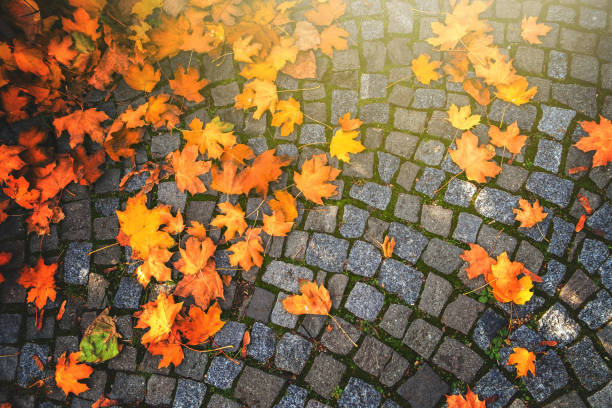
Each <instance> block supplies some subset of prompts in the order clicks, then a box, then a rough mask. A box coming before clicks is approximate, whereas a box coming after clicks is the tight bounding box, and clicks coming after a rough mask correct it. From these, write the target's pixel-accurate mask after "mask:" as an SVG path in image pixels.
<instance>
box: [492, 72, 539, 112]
mask: <svg viewBox="0 0 612 408" xmlns="http://www.w3.org/2000/svg"><path fill="white" fill-rule="evenodd" d="M528 86H529V83H528V82H527V79H526V78H525V77H522V76H520V77H518V78H517V79H516V80H514V81H513V82H511V83H510V84H508V85H497V92H495V96H497V97H498V98H499V99H501V100H502V101H506V102H511V103H513V104H514V105H516V106H520V105H522V104H524V103H527V102H529V101H530V100H531V98H533V97H534V96H535V94H536V93H537V92H538V87H537V86H534V87H533V88H529V89H527V87H528Z"/></svg>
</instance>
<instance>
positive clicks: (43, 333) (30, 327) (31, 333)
mask: <svg viewBox="0 0 612 408" xmlns="http://www.w3.org/2000/svg"><path fill="white" fill-rule="evenodd" d="M54 332H55V319H54V318H53V316H47V317H45V318H44V319H43V324H42V327H41V328H40V330H38V328H37V327H36V318H35V317H33V316H31V317H28V319H27V320H26V340H28V341H30V340H42V339H51V338H53V333H54Z"/></svg>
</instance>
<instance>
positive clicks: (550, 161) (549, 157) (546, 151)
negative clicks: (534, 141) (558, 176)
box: [533, 139, 563, 173]
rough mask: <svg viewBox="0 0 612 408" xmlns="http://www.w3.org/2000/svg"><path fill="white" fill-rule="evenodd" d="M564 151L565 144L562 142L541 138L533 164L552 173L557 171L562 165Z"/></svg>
mask: <svg viewBox="0 0 612 408" xmlns="http://www.w3.org/2000/svg"><path fill="white" fill-rule="evenodd" d="M562 153H563V146H562V145H561V144H560V143H557V142H553V141H552V140H546V139H540V141H539V142H538V152H537V154H536V157H535V160H534V162H533V164H534V165H536V166H538V167H541V168H543V169H544V170H548V171H550V172H551V173H557V172H558V171H559V166H560V165H561V155H562Z"/></svg>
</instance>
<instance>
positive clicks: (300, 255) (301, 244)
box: [284, 230, 308, 261]
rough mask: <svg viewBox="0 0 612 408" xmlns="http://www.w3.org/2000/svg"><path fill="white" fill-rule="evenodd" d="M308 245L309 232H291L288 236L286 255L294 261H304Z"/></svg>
mask: <svg viewBox="0 0 612 408" xmlns="http://www.w3.org/2000/svg"><path fill="white" fill-rule="evenodd" d="M307 244H308V233H307V232H304V231H298V230H294V231H291V232H290V233H289V235H288V236H287V243H286V245H285V253H284V255H285V256H286V257H288V258H291V259H294V260H298V261H303V260H304V258H305V257H306V248H307Z"/></svg>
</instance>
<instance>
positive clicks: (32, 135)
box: [0, 126, 48, 180]
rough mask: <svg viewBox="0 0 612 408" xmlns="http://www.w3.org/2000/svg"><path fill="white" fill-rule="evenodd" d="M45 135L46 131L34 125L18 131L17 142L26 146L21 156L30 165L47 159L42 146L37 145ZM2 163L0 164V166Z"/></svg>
mask: <svg viewBox="0 0 612 408" xmlns="http://www.w3.org/2000/svg"><path fill="white" fill-rule="evenodd" d="M46 137H47V132H45V131H42V130H40V129H38V127H36V126H34V127H32V128H30V129H28V130H24V131H23V132H21V133H19V139H18V143H19V145H20V146H23V147H25V148H26V151H25V152H23V156H24V158H25V159H26V161H27V162H28V163H29V164H30V165H36V164H41V163H43V162H45V161H47V160H48V156H47V154H46V153H45V152H44V148H42V147H40V146H39V145H40V144H41V143H42V142H43V141H44V140H45V139H46ZM7 159H8V158H7ZM2 164H4V163H2ZM2 164H0V166H2ZM5 165H6V164H5ZM0 173H1V171H0ZM1 179H2V177H1V176H0V180H1Z"/></svg>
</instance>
